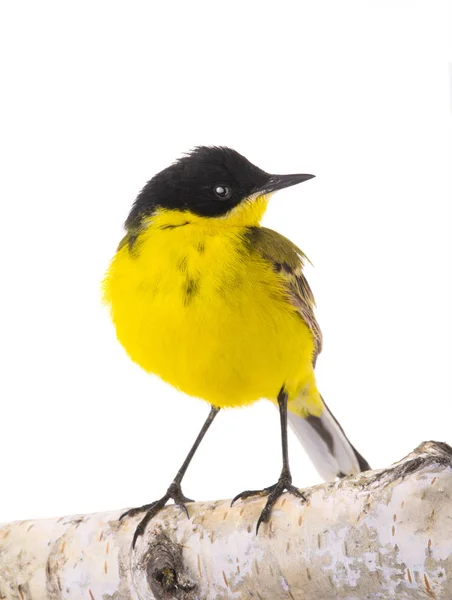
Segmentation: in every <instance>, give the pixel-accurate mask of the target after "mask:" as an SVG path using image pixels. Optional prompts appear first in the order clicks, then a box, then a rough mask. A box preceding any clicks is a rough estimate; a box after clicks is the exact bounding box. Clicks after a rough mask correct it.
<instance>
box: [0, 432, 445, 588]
mask: <svg viewBox="0 0 452 600" xmlns="http://www.w3.org/2000/svg"><path fill="white" fill-rule="evenodd" d="M305 493H306V497H307V502H305V503H303V501H301V500H299V499H296V498H293V497H292V496H290V495H288V494H285V495H284V496H283V497H282V498H281V499H279V500H278V502H277V504H276V507H275V509H274V511H273V513H272V518H271V521H270V523H269V524H262V525H261V528H260V530H259V534H258V535H256V534H255V524H256V520H257V518H258V516H259V513H260V511H261V509H262V507H263V503H264V500H263V499H261V498H259V499H249V500H247V501H245V502H242V503H240V502H239V503H237V505H235V506H234V507H233V508H230V501H229V500H227V501H217V502H198V503H195V504H190V505H188V510H189V513H190V518H189V519H187V517H186V516H185V515H184V514H183V513H182V512H181V511H180V510H178V509H176V508H174V507H168V508H166V509H164V510H163V511H162V512H161V513H160V514H159V515H157V517H155V518H154V519H153V520H152V521H151V523H150V524H149V525H148V528H147V530H146V532H145V535H144V536H143V537H142V538H139V540H138V542H137V546H136V548H135V550H132V549H131V540H132V536H133V533H134V530H135V527H136V525H137V523H138V522H139V520H140V518H141V517H140V516H137V517H134V518H129V519H126V520H124V521H121V522H119V521H118V516H119V515H120V514H121V512H122V511H114V512H110V513H97V514H92V515H76V516H72V517H62V518H59V519H48V520H38V521H21V522H15V523H9V524H4V525H0V599H3V600H44V599H46V600H57V599H58V600H63V599H64V600H82V599H86V600H131V599H134V600H135V599H140V600H151V599H154V600H160V599H184V600H198V599H199V600H211V599H217V600H222V599H226V598H227V599H229V598H231V599H242V598H255V599H256V600H263V599H265V600H278V599H289V600H290V599H291V600H333V599H334V600H337V599H346V600H364V599H366V600H371V599H374V598H375V599H377V598H381V599H385V600H388V599H391V598H396V599H397V600H405V599H406V600H408V599H409V600H416V599H419V600H420V599H426V598H427V599H428V598H431V599H436V600H451V599H452V449H451V448H450V447H449V446H447V445H446V444H439V443H434V442H426V443H424V444H422V445H421V446H419V448H417V449H416V450H415V451H414V452H413V453H412V454H410V455H409V456H407V457H406V458H405V459H403V460H402V461H401V462H399V463H396V464H395V465H393V466H392V467H391V468H389V469H386V470H383V471H371V472H368V473H364V474H361V475H360V476H357V477H349V478H346V479H343V480H341V481H336V482H332V483H329V484H324V485H319V486H315V487H313V488H310V489H308V490H305Z"/></svg>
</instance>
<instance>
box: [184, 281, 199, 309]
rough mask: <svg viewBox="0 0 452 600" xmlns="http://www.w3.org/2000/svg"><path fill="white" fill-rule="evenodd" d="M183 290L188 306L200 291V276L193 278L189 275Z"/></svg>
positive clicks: (185, 303) (185, 302) (185, 304)
mask: <svg viewBox="0 0 452 600" xmlns="http://www.w3.org/2000/svg"><path fill="white" fill-rule="evenodd" d="M183 292H184V306H188V305H189V304H191V302H192V301H193V298H195V296H196V295H197V294H198V292H199V278H198V279H193V278H192V277H187V279H186V280H185V283H184V287H183Z"/></svg>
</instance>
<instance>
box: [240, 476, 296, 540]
mask: <svg viewBox="0 0 452 600" xmlns="http://www.w3.org/2000/svg"><path fill="white" fill-rule="evenodd" d="M285 491H287V492H289V493H290V494H293V495H294V496H296V497H297V498H301V499H302V500H304V501H306V497H305V496H304V494H303V493H302V492H300V490H299V489H298V488H296V487H295V486H294V485H292V476H291V475H290V473H288V472H285V471H283V472H282V473H281V476H280V478H279V479H278V482H277V483H275V484H274V485H271V486H269V487H267V488H264V489H263V490H247V491H245V492H241V493H240V494H237V496H235V498H233V500H232V502H231V506H232V505H233V504H234V503H235V502H236V501H237V500H239V499H240V500H245V499H246V498H249V497H250V496H268V498H267V502H266V503H265V506H264V508H263V510H262V512H261V514H260V516H259V519H258V521H257V524H256V534H257V533H258V531H259V527H260V525H261V523H268V521H269V520H270V515H271V511H272V508H273V506H274V505H275V503H276V501H277V500H278V498H279V497H280V496H281V495H282V494H283V493H284V492H285Z"/></svg>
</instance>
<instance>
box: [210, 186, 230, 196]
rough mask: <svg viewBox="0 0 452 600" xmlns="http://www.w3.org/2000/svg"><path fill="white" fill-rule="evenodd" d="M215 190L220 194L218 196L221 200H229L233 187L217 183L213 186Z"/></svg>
mask: <svg viewBox="0 0 452 600" xmlns="http://www.w3.org/2000/svg"><path fill="white" fill-rule="evenodd" d="M213 191H214V192H215V194H216V195H217V196H218V198H220V200H227V199H228V198H230V197H231V194H232V192H231V188H228V186H227V185H216V186H215V187H214V188H213Z"/></svg>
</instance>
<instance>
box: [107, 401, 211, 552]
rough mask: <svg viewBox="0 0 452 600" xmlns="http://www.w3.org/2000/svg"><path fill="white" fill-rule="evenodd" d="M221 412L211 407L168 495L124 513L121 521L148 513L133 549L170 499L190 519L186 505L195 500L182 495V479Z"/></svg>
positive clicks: (167, 491) (137, 534) (136, 535)
mask: <svg viewBox="0 0 452 600" xmlns="http://www.w3.org/2000/svg"><path fill="white" fill-rule="evenodd" d="M219 410H220V409H219V408H218V407H216V406H212V407H211V409H210V413H209V416H208V417H207V419H206V422H205V423H204V425H203V426H202V428H201V431H200V432H199V434H198V437H197V438H196V441H195V443H194V444H193V446H192V447H191V450H190V452H189V453H188V454H187V457H186V459H185V460H184V462H183V463H182V466H181V468H180V469H179V471H178V472H177V475H176V477H175V478H174V479H173V481H172V483H171V485H170V486H169V488H168V489H167V490H166V494H165V495H164V496H163V497H162V498H160V500H156V501H155V502H151V503H150V504H144V505H143V506H140V507H138V508H131V509H130V510H127V511H126V512H125V513H123V514H122V515H121V516H120V517H119V519H120V520H121V519H123V518H124V517H126V516H128V517H133V516H135V515H137V514H139V513H141V512H145V513H146V514H145V515H144V517H143V519H142V520H141V521H140V523H139V524H138V527H137V528H136V530H135V535H134V536H133V542H132V547H133V548H135V543H136V541H137V539H138V537H139V536H140V535H143V533H144V531H145V529H146V526H147V524H148V523H149V521H150V520H151V519H152V518H153V517H154V516H155V515H156V514H157V513H158V512H159V510H161V509H162V508H163V507H164V506H165V504H166V503H167V502H168V500H170V499H171V500H174V504H176V505H177V506H179V508H181V509H182V510H183V511H184V512H185V514H186V515H187V517H188V511H187V507H186V506H185V503H186V502H193V500H191V499H190V498H187V497H186V496H184V494H183V493H182V488H181V482H182V478H183V477H184V475H185V471H186V470H187V468H188V465H189V464H190V462H191V459H192V458H193V456H194V455H195V452H196V450H197V449H198V446H199V444H200V443H201V441H202V439H203V437H204V436H205V434H206V432H207V430H208V429H209V427H210V425H211V424H212V421H213V420H214V418H215V417H216V416H217V414H218V411H219Z"/></svg>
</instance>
